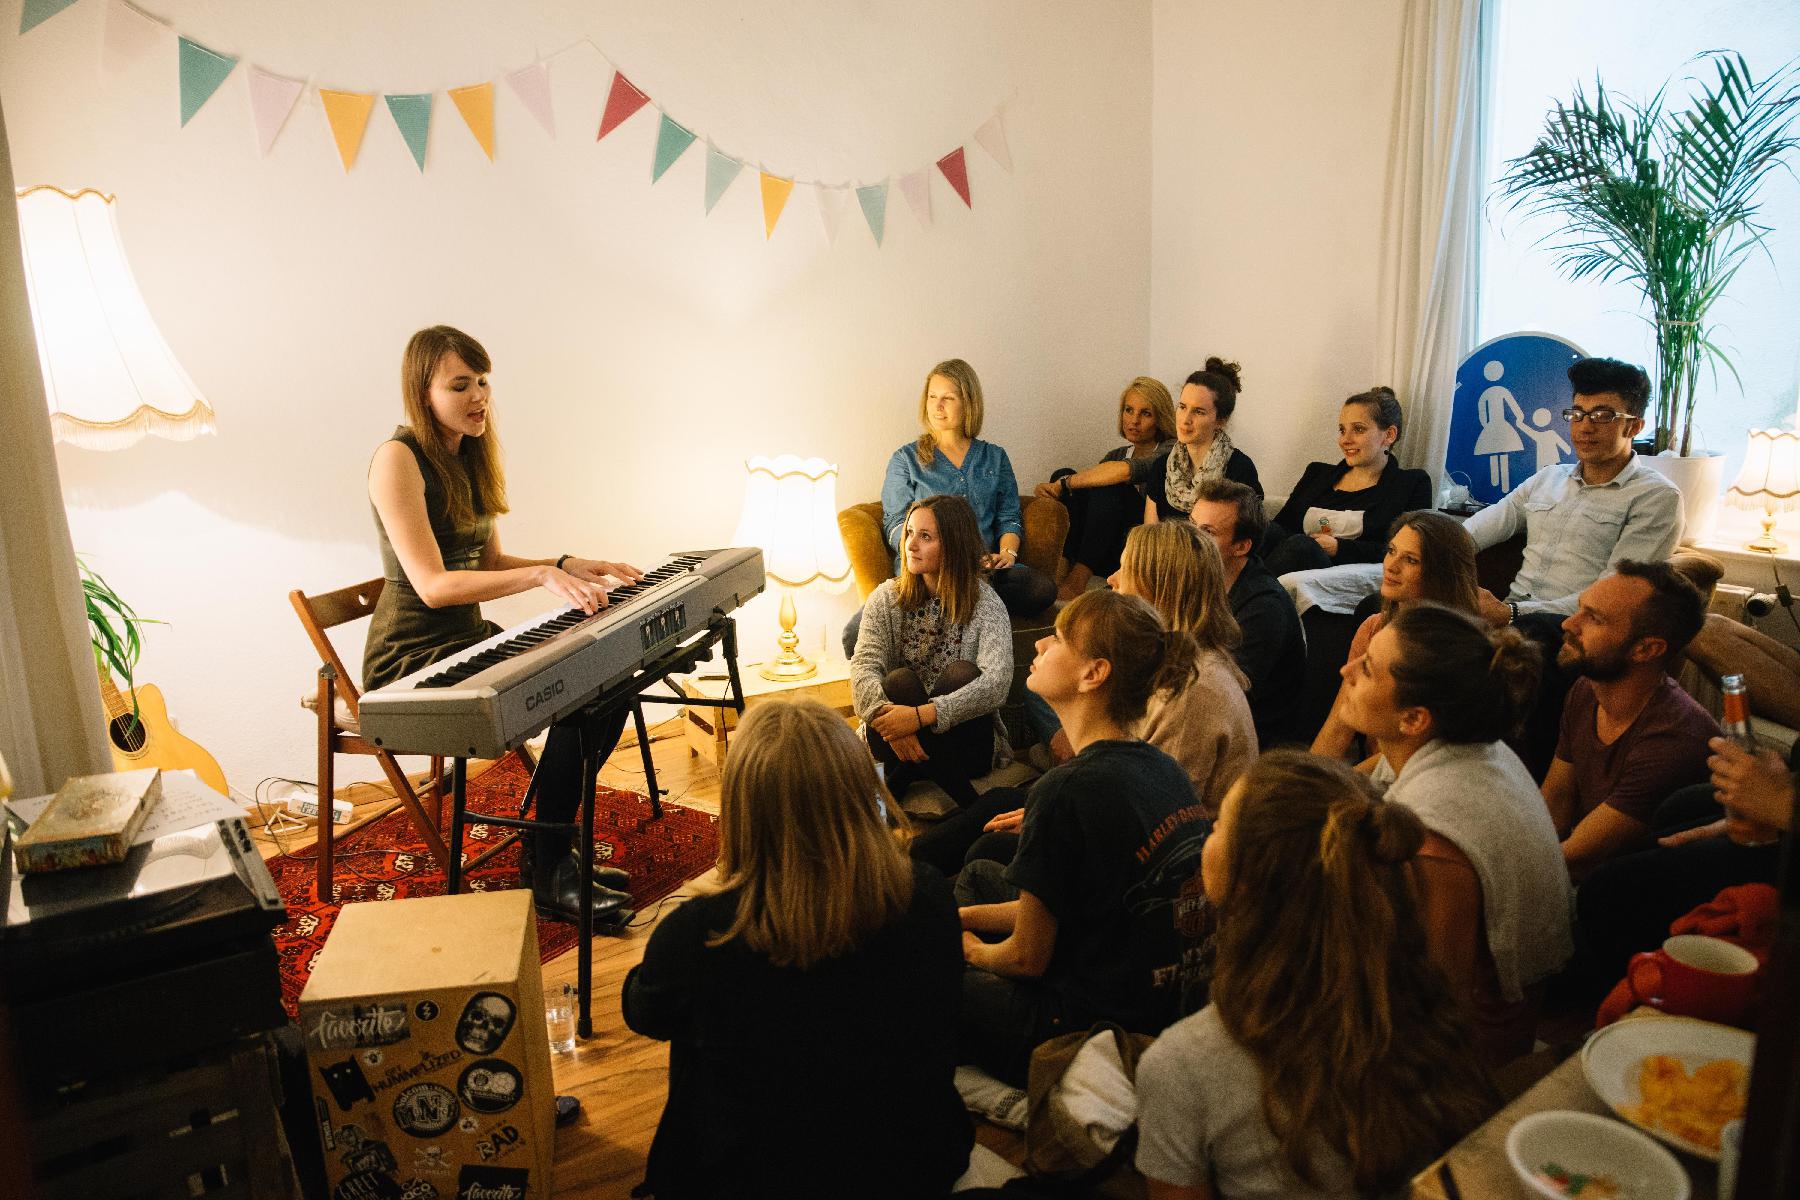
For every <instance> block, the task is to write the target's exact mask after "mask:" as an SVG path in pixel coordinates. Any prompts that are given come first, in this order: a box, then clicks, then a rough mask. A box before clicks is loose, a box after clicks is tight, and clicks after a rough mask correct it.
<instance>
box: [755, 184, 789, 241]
mask: <svg viewBox="0 0 1800 1200" xmlns="http://www.w3.org/2000/svg"><path fill="white" fill-rule="evenodd" d="M793 190H794V181H793V180H791V179H782V178H780V177H779V176H776V175H771V174H769V173H768V172H767V171H764V172H762V198H763V238H764V239H765V240H767V239H768V238H769V237H771V236H773V235H774V233H775V222H777V221H779V220H781V210H782V209H783V208H785V207H786V206H787V202H788V193H790V192H792V191H793Z"/></svg>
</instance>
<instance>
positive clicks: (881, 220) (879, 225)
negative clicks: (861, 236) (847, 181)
mask: <svg viewBox="0 0 1800 1200" xmlns="http://www.w3.org/2000/svg"><path fill="white" fill-rule="evenodd" d="M887 192H888V185H887V180H885V179H884V180H882V181H881V182H880V183H871V184H870V185H869V186H868V187H859V188H857V189H856V202H857V203H858V204H860V205H862V210H863V220H865V221H867V222H868V223H869V232H870V233H872V234H874V235H875V244H876V245H877V246H879V245H881V234H882V232H883V231H884V230H885V229H886V228H887Z"/></svg>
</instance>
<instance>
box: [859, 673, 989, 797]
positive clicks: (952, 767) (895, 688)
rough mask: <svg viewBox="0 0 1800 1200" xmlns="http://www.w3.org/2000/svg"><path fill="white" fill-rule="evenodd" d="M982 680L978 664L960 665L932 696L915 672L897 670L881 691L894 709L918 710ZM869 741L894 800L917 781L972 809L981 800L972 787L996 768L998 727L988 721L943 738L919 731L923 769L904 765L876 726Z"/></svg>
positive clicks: (970, 724)
mask: <svg viewBox="0 0 1800 1200" xmlns="http://www.w3.org/2000/svg"><path fill="white" fill-rule="evenodd" d="M980 674H981V669H980V668H979V667H977V666H976V665H975V664H974V663H972V662H966V661H963V660H960V659H959V660H957V661H955V662H952V663H950V664H949V665H948V666H946V667H945V668H944V669H943V671H942V673H940V674H939V675H938V678H937V682H936V683H935V684H934V685H933V686H932V688H931V690H930V692H929V693H928V692H927V691H926V689H925V685H924V684H923V683H922V682H920V680H919V676H918V674H917V673H916V672H914V671H913V670H912V669H911V668H910V667H898V668H896V669H894V670H892V671H889V672H888V673H887V675H886V676H884V677H883V678H882V681H881V687H882V691H883V692H884V693H886V695H887V698H888V699H889V700H890V701H892V702H893V703H894V704H897V705H899V706H901V707H916V706H918V705H922V704H925V703H927V702H928V701H929V700H930V699H931V698H932V697H933V696H947V695H949V694H950V693H951V692H954V691H956V690H957V689H958V688H961V687H964V686H966V685H967V684H969V683H970V682H972V681H973V680H974V679H975V678H976V677H978V676H979V675H980ZM868 737H869V750H870V752H871V753H873V754H874V755H875V761H876V762H878V763H880V764H882V767H883V769H884V770H885V771H886V774H887V785H888V790H889V791H890V792H892V793H893V794H894V798H895V799H899V798H900V796H901V794H902V793H903V792H905V791H906V789H907V788H908V787H910V786H911V785H912V784H913V783H914V782H915V781H917V780H920V779H929V780H931V781H932V782H933V783H935V784H937V785H938V786H939V787H941V788H943V789H944V793H945V794H946V795H948V796H949V797H950V799H951V800H953V801H955V802H956V806H957V807H958V808H967V807H969V806H970V805H972V804H975V803H976V802H977V801H978V800H979V799H980V793H978V792H977V791H976V790H975V785H974V783H973V782H971V781H972V780H975V779H979V778H980V777H981V776H983V775H986V774H987V773H988V772H989V771H991V770H993V767H994V725H993V722H992V721H991V720H990V719H989V718H988V717H986V716H985V715H984V716H979V717H971V718H969V719H968V720H967V721H964V722H963V723H962V724H960V725H957V726H955V727H953V728H951V729H947V730H945V731H944V732H942V733H934V732H933V731H931V730H929V729H921V730H919V745H920V746H922V747H924V750H925V761H924V762H921V763H910V762H904V761H902V760H901V758H900V756H899V755H898V754H895V753H894V749H893V747H892V746H889V745H888V744H887V739H886V738H884V737H882V736H881V735H880V734H879V733H877V732H875V727H874V726H873V725H870V726H869V727H868ZM983 820H984V821H985V820H986V818H983ZM977 828H978V829H979V826H978V827H977Z"/></svg>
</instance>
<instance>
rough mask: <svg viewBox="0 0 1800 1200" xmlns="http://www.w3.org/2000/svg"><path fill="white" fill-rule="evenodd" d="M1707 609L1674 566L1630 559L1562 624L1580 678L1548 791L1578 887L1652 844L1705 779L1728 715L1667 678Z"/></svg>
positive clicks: (1565, 659) (1564, 661)
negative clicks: (1710, 744) (1670, 809)
mask: <svg viewBox="0 0 1800 1200" xmlns="http://www.w3.org/2000/svg"><path fill="white" fill-rule="evenodd" d="M1705 616H1706V611H1705V606H1704V603H1703V601H1702V600H1701V598H1700V593H1699V592H1698V591H1697V590H1696V589H1695V588H1694V585H1693V584H1691V583H1689V582H1688V581H1687V579H1686V578H1685V577H1684V576H1682V574H1681V573H1680V572H1679V571H1677V570H1676V569H1675V568H1674V567H1672V566H1670V565H1669V564H1668V563H1666V562H1637V561H1634V560H1632V559H1624V560H1621V561H1620V562H1618V563H1616V564H1614V567H1613V570H1611V571H1610V572H1608V573H1607V574H1605V575H1603V576H1601V577H1600V578H1599V579H1598V580H1596V581H1595V582H1594V583H1593V584H1592V585H1591V586H1589V587H1588V588H1586V589H1585V590H1583V591H1582V593H1581V598H1580V604H1579V606H1578V607H1577V608H1576V610H1575V612H1574V614H1573V615H1572V616H1570V617H1569V618H1568V619H1567V620H1565V621H1564V622H1563V631H1564V643H1563V647H1562V650H1561V652H1560V654H1559V662H1560V664H1561V666H1562V667H1563V668H1564V669H1565V670H1567V671H1569V672H1570V673H1571V674H1573V675H1575V676H1577V678H1576V680H1575V683H1574V684H1573V685H1572V686H1571V687H1570V688H1569V694H1568V700H1567V702H1566V703H1565V704H1564V706H1563V712H1562V724H1561V735H1560V737H1559V738H1558V740H1557V744H1556V757H1555V759H1554V760H1553V761H1552V762H1551V764H1550V772H1549V774H1548V775H1546V776H1545V778H1544V784H1543V794H1544V802H1545V803H1546V804H1547V805H1549V808H1550V816H1551V818H1552V819H1553V820H1554V821H1555V822H1556V827H1557V829H1558V830H1559V831H1560V832H1562V833H1563V858H1564V859H1565V860H1566V861H1567V862H1568V866H1569V874H1570V876H1571V877H1572V878H1573V879H1574V880H1575V881H1576V882H1577V883H1579V882H1581V881H1582V880H1583V879H1584V878H1586V877H1587V875H1588V874H1589V872H1591V871H1593V869H1594V868H1595V867H1597V866H1599V865H1600V864H1601V863H1603V862H1605V861H1606V860H1608V859H1610V858H1616V857H1617V856H1619V855H1621V854H1626V853H1629V852H1631V851H1634V850H1639V849H1643V848H1645V847H1647V846H1648V845H1649V844H1650V842H1651V840H1652V838H1653V837H1654V835H1655V834H1656V833H1657V832H1658V829H1657V826H1656V814H1657V810H1658V808H1659V807H1660V806H1661V805H1662V803H1663V801H1665V800H1667V799H1668V798H1669V796H1670V795H1671V794H1672V793H1673V792H1675V791H1676V790H1677V789H1679V788H1684V787H1687V786H1688V785H1689V784H1694V783H1699V782H1701V781H1703V780H1705V779H1706V777H1707V770H1706V757H1707V745H1706V744H1707V741H1708V739H1711V738H1715V737H1717V736H1719V723H1718V722H1717V721H1715V720H1713V718H1712V715H1711V714H1710V713H1708V712H1707V711H1706V710H1705V709H1704V708H1701V707H1700V705H1699V703H1698V702H1696V701H1695V700H1694V698H1693V697H1692V696H1690V695H1688V694H1687V693H1686V692H1685V691H1683V690H1682V689H1681V686H1680V685H1679V684H1677V683H1676V682H1675V680H1674V679H1673V678H1671V677H1670V675H1669V670H1670V668H1671V666H1672V665H1673V664H1674V662H1675V661H1676V660H1677V658H1678V657H1679V656H1680V654H1681V651H1682V648H1683V647H1685V646H1686V645H1687V644H1688V641H1689V639H1691V638H1692V637H1693V636H1694V634H1695V632H1696V631H1698V630H1699V628H1700V625H1701V622H1702V621H1703V620H1704V619H1705Z"/></svg>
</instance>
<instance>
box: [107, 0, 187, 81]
mask: <svg viewBox="0 0 1800 1200" xmlns="http://www.w3.org/2000/svg"><path fill="white" fill-rule="evenodd" d="M171 32H172V31H171V30H170V29H169V27H168V26H167V25H164V24H163V23H162V22H161V21H158V20H157V19H156V18H155V17H152V16H151V15H150V14H149V13H147V12H145V11H144V10H143V9H141V8H139V7H138V6H137V5H135V4H130V3H128V2H127V0H111V2H110V3H108V4H107V6H106V31H105V33H103V34H102V35H101V51H100V52H101V59H102V61H103V62H104V63H105V64H106V68H107V70H109V71H118V70H122V69H123V68H125V67H126V66H129V65H130V64H131V63H134V62H136V61H137V60H138V59H140V58H142V57H144V55H146V54H148V53H149V52H150V51H151V49H152V48H153V47H155V46H156V45H157V44H158V43H160V42H161V41H162V39H163V38H164V36H166V35H168V34H169V33H171Z"/></svg>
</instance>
